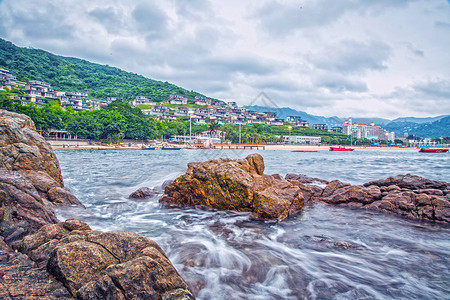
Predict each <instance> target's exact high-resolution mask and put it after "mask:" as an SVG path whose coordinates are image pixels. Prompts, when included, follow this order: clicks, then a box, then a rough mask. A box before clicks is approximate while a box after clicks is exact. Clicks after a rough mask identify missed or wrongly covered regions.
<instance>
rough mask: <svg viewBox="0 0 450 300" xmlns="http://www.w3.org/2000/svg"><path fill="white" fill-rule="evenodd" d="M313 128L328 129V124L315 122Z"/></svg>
mask: <svg viewBox="0 0 450 300" xmlns="http://www.w3.org/2000/svg"><path fill="white" fill-rule="evenodd" d="M313 128H314V129H318V130H328V125H327V124H314V125H313Z"/></svg>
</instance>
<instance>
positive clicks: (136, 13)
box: [132, 3, 168, 40]
mask: <svg viewBox="0 0 450 300" xmlns="http://www.w3.org/2000/svg"><path fill="white" fill-rule="evenodd" d="M132 17H133V20H134V21H135V23H136V26H137V29H138V30H139V31H140V32H141V33H142V34H144V35H145V36H146V38H147V39H149V40H151V39H154V38H161V37H166V33H167V32H166V31H167V25H168V24H167V23H168V20H167V15H166V13H165V12H164V11H162V10H161V9H160V8H158V7H157V6H155V5H151V4H148V3H140V4H138V5H137V6H136V7H135V8H134V10H133V12H132Z"/></svg>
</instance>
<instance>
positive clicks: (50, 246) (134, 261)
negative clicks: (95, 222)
mask: <svg viewBox="0 0 450 300" xmlns="http://www.w3.org/2000/svg"><path fill="white" fill-rule="evenodd" d="M0 246H1V245H0ZM14 248H15V249H16V250H18V251H20V252H22V253H23V254H20V255H22V257H23V258H24V259H28V260H27V263H28V264H29V267H30V268H31V269H33V270H35V271H37V270H45V269H46V270H47V271H48V273H49V274H46V273H45V272H43V273H42V276H44V275H46V276H47V277H48V278H50V279H51V281H49V282H51V283H52V284H57V285H56V286H55V287H54V289H56V288H61V286H64V287H66V288H67V291H68V292H67V291H66V293H65V294H64V295H66V296H73V297H76V298H77V299H194V296H193V295H192V293H191V292H190V290H189V288H188V286H187V284H186V283H185V282H184V280H183V279H182V278H181V276H180V275H179V274H178V272H177V271H176V270H175V268H174V267H173V266H172V264H171V263H170V261H169V259H168V258H167V256H166V255H165V253H164V251H163V250H162V249H161V248H160V247H159V246H158V245H157V244H156V243H155V242H154V241H152V240H150V239H148V238H145V237H143V236H140V235H138V234H135V233H130V232H125V231H117V232H105V233H103V232H99V231H93V230H91V229H90V228H89V226H87V224H85V223H83V222H80V221H78V220H75V219H71V220H67V221H66V222H63V223H58V224H52V225H46V226H43V227H42V228H41V229H40V230H39V231H37V232H36V233H34V234H32V235H29V236H27V237H26V238H25V239H23V241H21V242H19V243H16V244H15V245H14ZM5 249H7V248H5ZM6 251H7V250H6ZM0 253H1V252H0ZM8 253H11V251H9V252H8ZM24 254H26V255H27V256H28V257H29V258H28V257H27V256H26V255H24ZM42 254H45V255H42ZM0 266H1V264H0ZM8 274H9V273H8ZM49 275H51V276H49ZM47 277H46V278H47ZM55 279H56V280H55ZM1 280H2V279H1V278H0V285H1V284H2V281H1ZM27 280H30V282H29V288H30V289H31V288H32V287H33V285H34V284H35V283H34V282H32V281H31V279H29V278H24V279H22V281H23V282H22V285H24V284H25V282H26V281H27ZM61 283H62V284H61ZM51 287H53V286H51ZM17 289H18V290H20V289H21V287H17ZM27 291H28V290H27ZM48 292H50V294H51V295H52V293H53V292H52V291H51V290H50V291H48Z"/></svg>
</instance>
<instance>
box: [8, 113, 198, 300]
mask: <svg viewBox="0 0 450 300" xmlns="http://www.w3.org/2000/svg"><path fill="white" fill-rule="evenodd" d="M61 205H63V206H64V205H81V206H82V204H81V203H80V202H79V200H78V199H77V198H76V197H75V196H74V195H72V194H71V193H70V192H69V191H68V190H67V189H65V188H64V186H63V181H62V177H61V170H60V169H59V163H58V161H57V159H56V156H55V155H54V153H53V151H52V150H51V148H50V145H49V144H47V143H46V142H45V140H44V139H43V138H42V137H41V136H40V135H38V134H37V133H36V132H35V130H34V125H33V123H32V122H31V119H30V118H28V117H26V116H23V115H18V114H15V113H10V112H6V111H3V110H0V299H75V298H77V299H193V298H194V296H193V295H192V293H191V292H190V290H189V288H188V287H187V285H186V283H185V282H184V280H183V279H182V278H181V277H180V275H179V274H178V273H177V271H176V270H175V268H174V267H173V266H172V264H171V263H170V261H169V259H168V258H167V256H166V255H165V254H164V252H163V251H162V250H161V248H160V247H159V246H158V245H157V244H156V243H155V242H153V241H152V240H150V239H148V238H145V237H143V236H140V235H138V234H134V233H129V232H109V233H103V232H99V231H92V230H91V229H90V228H89V226H88V225H87V224H86V223H83V222H81V221H79V220H75V219H71V220H67V221H65V222H63V223H58V220H57V218H56V216H55V214H54V210H53V209H54V208H55V206H61ZM11 247H12V248H11ZM13 249H14V250H13Z"/></svg>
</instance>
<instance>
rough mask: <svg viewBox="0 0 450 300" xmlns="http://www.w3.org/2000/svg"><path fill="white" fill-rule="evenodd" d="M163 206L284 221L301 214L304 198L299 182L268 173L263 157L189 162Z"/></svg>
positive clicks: (166, 190)
mask: <svg viewBox="0 0 450 300" xmlns="http://www.w3.org/2000/svg"><path fill="white" fill-rule="evenodd" d="M160 202H161V203H164V204H166V205H174V206H200V207H210V208H214V209H221V210H236V211H248V212H253V216H254V218H256V219H262V220H283V219H284V218H286V217H288V216H289V215H292V214H295V213H297V212H299V211H300V210H301V209H302V207H303V203H304V197H303V194H302V192H301V189H300V187H299V183H297V184H292V183H290V182H288V181H286V180H284V179H281V178H280V177H278V176H271V175H265V174H264V160H263V158H262V156H261V155H259V154H252V155H249V156H247V157H246V158H245V159H235V160H231V159H223V158H222V159H213V160H209V161H205V162H201V163H198V162H196V163H189V164H188V170H187V172H186V174H184V175H182V176H180V177H178V178H177V179H176V180H175V181H174V182H173V183H171V184H169V185H168V186H167V187H166V188H165V195H164V196H163V197H162V198H161V199H160Z"/></svg>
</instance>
